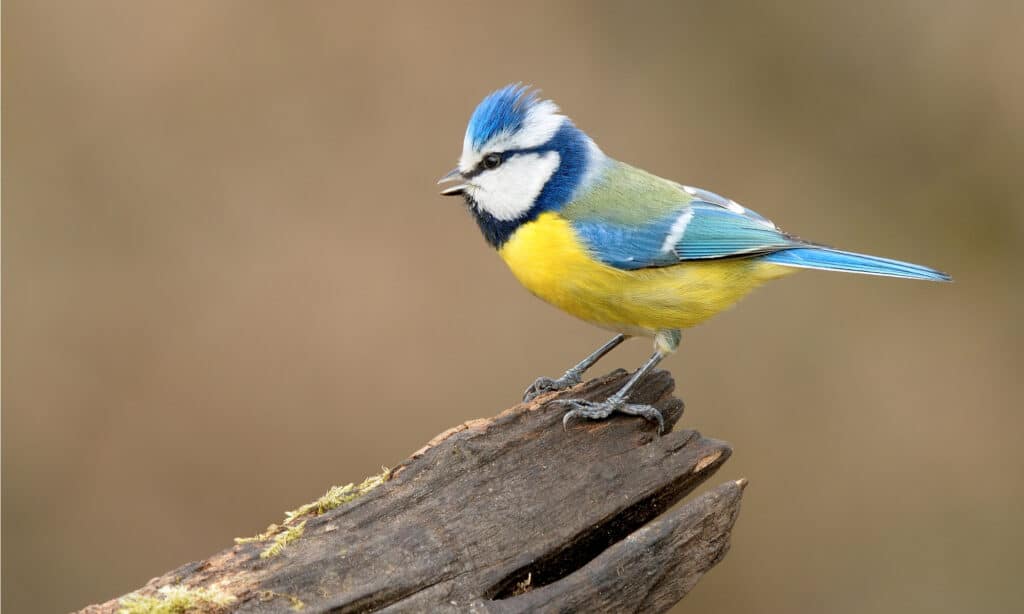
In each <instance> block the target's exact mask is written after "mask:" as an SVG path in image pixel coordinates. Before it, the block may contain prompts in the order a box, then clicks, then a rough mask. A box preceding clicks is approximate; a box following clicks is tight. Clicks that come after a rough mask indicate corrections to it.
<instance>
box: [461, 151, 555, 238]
mask: <svg viewBox="0 0 1024 614" xmlns="http://www.w3.org/2000/svg"><path fill="white" fill-rule="evenodd" d="M559 161H560V158H559V155H558V152H554V151H549V152H546V153H544V154H543V155H542V154H520V155H518V156H513V157H511V158H509V159H508V160H507V161H505V163H504V164H502V165H501V166H499V167H498V168H496V169H494V170H490V171H484V172H483V173H481V174H480V175H479V176H477V177H474V178H473V180H472V182H473V184H474V186H475V187H474V189H473V199H474V200H475V201H476V203H477V206H478V207H480V209H482V210H484V211H486V212H488V213H490V214H491V215H493V216H494V217H495V218H497V219H498V220H501V221H503V222H508V221H512V220H514V219H517V218H520V217H522V216H523V215H524V214H525V213H526V212H527V211H529V210H530V208H531V207H533V203H534V201H536V200H537V197H538V196H540V192H541V190H543V189H544V185H545V184H546V183H547V182H548V179H550V178H551V176H552V175H553V174H554V172H555V170H556V169H557V168H558V163H559Z"/></svg>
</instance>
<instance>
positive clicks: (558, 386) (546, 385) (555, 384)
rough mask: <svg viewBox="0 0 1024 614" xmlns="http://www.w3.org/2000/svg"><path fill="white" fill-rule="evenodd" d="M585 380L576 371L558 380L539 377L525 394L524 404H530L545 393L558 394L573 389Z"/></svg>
mask: <svg viewBox="0 0 1024 614" xmlns="http://www.w3.org/2000/svg"><path fill="white" fill-rule="evenodd" d="M582 381H583V379H582V378H581V377H580V374H579V373H576V372H574V371H567V372H566V374H565V375H563V376H562V377H560V378H558V379H551V378H550V377H538V378H537V379H536V380H535V381H534V382H533V383H532V384H530V387H529V388H527V389H526V392H524V393H523V402H529V401H532V400H534V399H536V398H537V397H539V396H540V395H542V394H544V393H545V392H556V391H558V390H565V389H566V388H572V387H573V386H575V385H576V384H578V383H580V382H582Z"/></svg>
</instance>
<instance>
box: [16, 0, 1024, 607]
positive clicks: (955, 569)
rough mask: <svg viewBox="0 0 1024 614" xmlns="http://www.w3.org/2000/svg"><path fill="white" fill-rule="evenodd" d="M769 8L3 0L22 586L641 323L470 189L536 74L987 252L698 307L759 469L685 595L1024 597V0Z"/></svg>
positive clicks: (340, 470) (128, 563) (429, 422)
mask: <svg viewBox="0 0 1024 614" xmlns="http://www.w3.org/2000/svg"><path fill="white" fill-rule="evenodd" d="M768 4H769V3H760V2H750V3H739V2H730V3H712V2H706V3H705V2H701V3H685V4H684V3H672V4H664V5H661V4H651V5H643V6H641V5H636V4H633V5H630V8H626V5H625V4H617V3H594V2H588V3H577V4H571V3H558V4H552V3H526V2H515V3H511V2H506V3H501V4H492V3H482V2H471V3H464V4H450V3H444V4H441V3H433V4H430V5H428V4H427V3H412V2H408V3H400V4H392V3H386V4H385V3H373V4H372V8H371V3H333V4H327V3H286V2H280V3H265V2H242V1H237V2H199V1H189V2H163V3H156V2H131V1H124V2H114V3H111V2H40V1H38V0H31V1H29V0H24V1H20V2H16V1H7V2H4V5H3V93H4V100H3V127H4V130H5V134H4V137H5V138H4V142H3V162H4V166H3V205H4V210H3V216H4V217H3V293H4V302H3V361H4V371H3V392H4V399H3V400H4V407H3V421H4V422H3V608H4V611H5V612H12V613H13V612H58V611H63V610H68V609H71V608H74V607H76V606H82V605H85V604H86V603H88V602H92V601H97V600H102V599H105V598H109V597H111V596H113V595H116V594H119V593H122V592H124V591H127V590H129V589H131V588H133V587H135V586H136V585H139V584H141V583H143V582H145V581H146V580H147V579H148V578H150V577H151V576H153V575H155V574H157V573H159V572H163V571H165V570H167V569H169V568H171V567H173V566H176V565H178V564H181V563H183V562H186V561H188V560H192V559H197V558H200V557H202V556H204V555H206V554H209V553H212V552H213V551H216V550H218V549H220V548H223V547H226V546H228V545H229V544H230V543H231V539H232V538H233V537H235V536H236V535H243V534H252V533H254V532H256V531H257V530H260V529H262V528H263V527H264V526H266V525H267V524H268V523H270V522H273V521H276V520H278V519H280V517H281V513H282V511H283V510H285V509H289V508H292V507H295V506H297V505H298V504H301V503H303V502H305V501H307V500H310V499H312V498H314V497H316V496H318V495H319V494H320V493H321V492H322V491H324V490H325V489H326V488H327V487H328V486H330V485H331V484H337V483H346V482H349V481H353V480H359V479H361V478H362V477H363V476H365V475H367V474H371V473H375V472H377V471H378V470H379V468H380V466H381V465H394V464H395V463H397V462H399V461H400V460H401V459H402V458H404V457H405V456H406V455H407V454H409V453H410V452H412V451H413V450H414V449H416V448H417V447H418V446H419V445H420V444H422V443H423V442H425V441H426V440H427V439H429V438H430V437H432V436H433V435H434V434H436V433H438V432H439V431H441V430H443V429H445V428H446V427H449V426H451V425H453V424H455V423H457V422H459V421H462V420H465V419H469V418H473V417H479V416H484V415H489V414H491V413H494V412H496V411H497V410H499V409H502V408H504V407H506V406H507V405H509V404H510V403H512V402H513V401H515V400H516V398H517V396H518V395H519V394H520V393H521V391H522V389H523V388H524V387H525V386H526V384H527V383H529V382H530V381H531V380H532V378H534V377H535V376H537V375H540V374H548V375H556V374H558V373H560V372H561V370H562V369H564V368H565V367H567V366H568V365H569V364H570V363H572V362H573V361H574V360H575V359H578V358H580V357H581V356H582V355H583V354H585V353H586V352H588V351H589V350H591V349H592V348H593V347H595V346H596V345H597V344H599V343H601V342H602V341H604V340H605V338H606V337H607V335H606V334H605V333H604V332H601V331H599V330H596V329H593V328H590V327H588V326H587V325H585V324H582V323H579V322H576V321H574V320H572V319H571V318H569V317H567V316H565V315H563V314H560V313H558V312H557V311H556V310H554V309H552V308H550V307H548V306H546V305H544V304H542V303H541V302H539V301H537V300H536V299H534V298H532V297H530V296H529V295H528V294H527V293H526V292H525V291H523V290H522V289H521V288H519V287H518V286H517V284H516V282H515V280H514V279H513V278H512V277H511V275H509V274H508V272H507V271H506V270H505V269H504V266H503V265H502V263H501V262H500V261H499V259H498V258H497V257H496V256H495V255H494V254H493V253H491V252H490V251H489V250H488V248H487V247H486V245H485V244H484V241H483V240H482V238H481V237H480V236H479V233H478V231H477V229H476V228H475V226H474V224H473V222H472V221H471V220H470V219H469V217H468V216H467V214H466V213H465V211H463V210H461V208H460V206H459V205H458V203H456V202H453V201H452V200H445V199H443V198H441V197H440V196H438V195H437V187H436V186H435V185H434V180H435V179H436V178H437V177H438V176H440V175H441V174H442V172H444V171H446V170H448V169H449V168H450V167H451V166H452V164H453V163H454V161H455V160H456V159H457V157H458V154H459V151H460V148H461V143H462V134H463V131H464V129H465V122H466V120H467V119H468V117H469V114H470V112H471V111H472V109H473V107H474V106H475V105H476V103H477V101H478V100H479V99H480V98H481V97H482V96H483V95H484V94H485V93H487V92H488V91H490V90H492V89H494V88H496V87H499V86H501V85H503V84H505V83H507V82H510V81H520V80H522V81H526V82H529V83H533V84H536V85H537V86H539V87H542V88H543V89H544V91H545V93H546V94H547V95H549V96H551V97H553V98H554V99H555V100H556V101H558V102H559V104H560V105H561V106H562V107H563V108H564V109H565V110H566V112H567V113H569V114H570V115H571V116H572V117H573V118H574V119H575V120H576V122H577V124H578V125H579V126H581V127H582V128H584V129H585V130H587V131H588V132H589V133H590V134H591V135H592V136H594V137H595V139H596V140H597V141H598V142H599V143H600V144H601V145H602V147H603V148H604V149H605V151H606V152H608V153H610V154H611V155H613V156H616V157H619V158H621V159H624V160H627V161H630V162H632V163H634V164H637V165H639V166H641V167H644V168H647V169H649V170H651V171H654V172H657V173H659V174H662V175H665V176H669V177H671V178H673V179H677V180H680V181H684V182H688V183H692V184H694V185H700V186H703V187H707V188H709V189H713V190H717V191H720V192H722V193H724V194H726V195H728V196H730V197H733V198H736V199H737V200H739V201H740V202H743V203H745V204H747V205H749V206H752V207H754V208H755V209H757V210H759V211H760V212H762V213H764V214H765V215H768V216H770V217H772V218H773V219H775V220H776V221H777V222H779V223H780V224H781V225H782V226H783V227H784V228H786V229H787V230H789V231H791V232H794V233H797V234H800V235H801V236H804V237H808V238H812V239H815V240H819V241H824V242H828V243H831V244H834V245H838V246H842V247H846V248H849V249H858V250H863V251H868V252H871V253H877V254H880V255H887V256H891V257H898V258H904V259H908V260H912V261H916V262H921V263H925V264H930V265H934V266H937V267H939V268H943V269H945V270H947V271H949V272H951V273H952V274H953V275H954V276H955V277H956V280H957V281H956V283H955V284H952V285H940V284H927V283H923V282H907V281H897V280H890V279H880V278H870V277H863V276H850V275H838V274H825V273H803V274H801V275H798V276H796V277H794V278H791V279H787V280H784V281H781V282H777V283H775V284H774V285H772V286H770V287H768V288H766V289H763V290H761V291H759V292H758V293H756V294H755V295H754V296H752V297H750V298H749V299H747V300H746V301H745V302H743V303H741V305H740V306H739V307H737V308H736V309H734V310H732V311H730V312H728V313H726V314H724V315H722V316H720V317H718V318H717V319H715V320H713V321H712V322H711V323H709V324H708V325H706V326H703V327H701V328H699V329H697V330H694V331H692V332H691V333H688V334H686V335H685V336H684V342H683V346H682V351H681V352H680V354H679V355H678V356H677V357H675V358H673V359H672V360H670V361H668V362H667V368H669V369H670V370H672V372H673V373H674V374H675V376H676V378H677V381H678V385H679V389H680V394H681V396H683V397H684V398H685V399H686V401H687V403H688V410H687V414H686V417H685V423H686V424H687V425H689V426H692V427H696V428H699V429H700V430H702V431H703V432H705V433H707V434H710V435H712V436H715V437H719V438H722V439H727V440H728V441H730V442H732V444H733V445H734V446H735V450H736V452H735V455H734V457H733V459H732V460H731V461H730V462H729V464H728V465H726V467H725V468H724V470H723V471H722V473H720V474H719V476H718V477H719V478H720V480H721V479H726V478H736V477H740V476H746V477H748V478H749V479H750V483H751V485H750V488H749V489H748V491H747V495H746V499H745V502H744V510H743V514H742V516H741V518H740V521H739V524H738V526H737V529H736V533H735V537H734V545H733V549H732V552H731V553H730V554H729V556H728V557H727V558H726V560H725V561H724V563H723V564H722V565H721V566H720V567H719V568H717V569H716V570H715V571H714V572H713V573H711V574H710V576H708V577H707V578H706V579H705V580H704V581H703V582H702V583H701V584H700V585H699V586H698V587H697V590H696V591H695V592H694V593H693V594H692V595H691V596H690V597H688V598H687V601H686V602H684V604H685V605H686V606H687V607H688V608H689V611H708V612H737V613H742V612H825V611H827V612H839V613H843V612H890V611H899V612H965V611H984V612H997V611H1010V610H1012V609H1015V608H1016V607H1020V606H1021V605H1022V604H1024V588H1022V584H1021V581H1020V570H1021V566H1022V564H1024V556H1022V554H1021V552H1022V546H1024V540H1022V532H1024V529H1022V527H1021V522H1020V521H1021V517H1022V514H1024V511H1022V503H1024V480H1022V477H1024V447H1022V446H1021V443H1020V441H1021V430H1022V427H1024V412H1022V411H1021V403H1020V401H1019V398H1020V393H1019V391H1018V386H1017V385H1018V384H1019V383H1020V380H1021V375H1022V367H1021V365H1022V359H1024V355H1022V354H1024V350H1022V347H1024V343H1022V342H1024V330H1022V326H1021V323H1020V315H1021V299H1022V298H1024V291H1022V284H1021V279H1022V277H1024V276H1022V275H1021V273H1020V264H1019V259H1020V245H1021V241H1022V240H1024V197H1022V194H1024V173H1022V171H1021V168H1022V162H1024V160H1022V152H1024V69H1022V66H1024V64H1022V62H1021V58H1022V57H1024V5H1022V4H1021V3H1015V2H1007V3H1005V4H1003V3H969V2H962V3H939V2H924V1H922V2H910V3H906V2H901V3H897V4H896V5H895V6H894V5H893V4H892V3H889V2H878V3H872V4H873V5H872V6H870V7H865V8H856V7H852V6H848V5H850V4H853V3H840V2H836V3H826V4H822V3H818V2H808V3H803V2H786V3H779V4H782V5H783V7H781V8H771V9H769V8H767V6H768ZM725 5H727V6H725ZM648 351H649V345H648V344H647V343H646V342H633V343H632V344H630V345H629V347H628V348H627V349H624V350H622V351H621V352H617V353H616V354H614V355H613V357H611V358H610V359H608V361H607V363H606V364H602V365H601V369H600V371H607V370H609V369H611V368H613V367H615V366H625V367H629V368H632V367H634V366H635V365H636V364H637V363H638V362H639V361H640V360H641V359H642V358H643V357H645V356H646V354H647V353H648ZM782 439H785V440H786V441H787V443H785V444H783V443H780V441H781V440H782Z"/></svg>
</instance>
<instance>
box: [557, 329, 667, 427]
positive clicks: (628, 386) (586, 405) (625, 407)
mask: <svg viewBox="0 0 1024 614" xmlns="http://www.w3.org/2000/svg"><path fill="white" fill-rule="evenodd" d="M679 338H680V335H679V331H677V330H670V331H659V332H658V335H657V336H656V337H655V340H654V346H655V351H654V354H652V355H651V357H650V358H648V359H647V362H645V363H644V365H643V366H642V367H640V368H639V369H638V370H637V372H636V373H634V374H633V376H632V377H630V378H629V379H628V380H627V381H626V383H625V384H623V386H622V388H619V390H618V392H616V393H615V394H613V395H612V396H610V397H608V399H607V400H605V401H582V400H574V399H565V400H559V401H556V402H557V403H559V404H561V405H564V406H566V407H567V408H568V410H569V411H567V412H566V413H565V416H563V417H562V426H563V427H565V426H567V425H568V424H569V421H570V420H572V419H573V418H588V419H590V420H602V419H604V418H607V417H608V416H610V415H611V414H612V412H616V411H617V412H621V413H624V414H630V415H632V416H642V417H644V418H646V419H647V420H650V421H651V422H656V423H658V434H659V435H660V434H661V432H662V431H663V430H664V429H665V419H664V418H663V417H662V415H661V412H660V411H658V410H657V408H655V407H653V406H651V405H641V404H634V403H627V402H626V401H627V400H628V399H629V393H630V391H631V390H632V389H633V387H634V386H636V384H637V382H639V381H640V380H641V379H643V378H644V376H646V375H647V374H648V373H650V372H651V371H652V370H653V369H654V367H656V366H657V365H658V363H659V362H661V361H662V359H664V358H665V356H668V355H669V354H671V353H672V352H674V351H675V349H676V348H677V347H678V346H679Z"/></svg>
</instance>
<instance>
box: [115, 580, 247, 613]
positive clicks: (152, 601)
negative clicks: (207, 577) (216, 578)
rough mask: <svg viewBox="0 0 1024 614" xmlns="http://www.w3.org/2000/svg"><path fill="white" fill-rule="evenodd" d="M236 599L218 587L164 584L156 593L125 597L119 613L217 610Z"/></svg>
mask: <svg viewBox="0 0 1024 614" xmlns="http://www.w3.org/2000/svg"><path fill="white" fill-rule="evenodd" d="M234 601H235V597H234V595H230V594H228V593H226V592H224V591H222V590H220V589H216V588H191V587H188V586H181V585H173V586H163V587H161V588H159V589H158V590H157V592H156V594H155V595H139V594H131V595H128V596H127V597H123V598H122V599H121V609H119V610H118V614H186V613H189V612H217V611H220V610H221V608H223V607H224V606H227V605H228V604H230V603H233V602H234Z"/></svg>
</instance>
